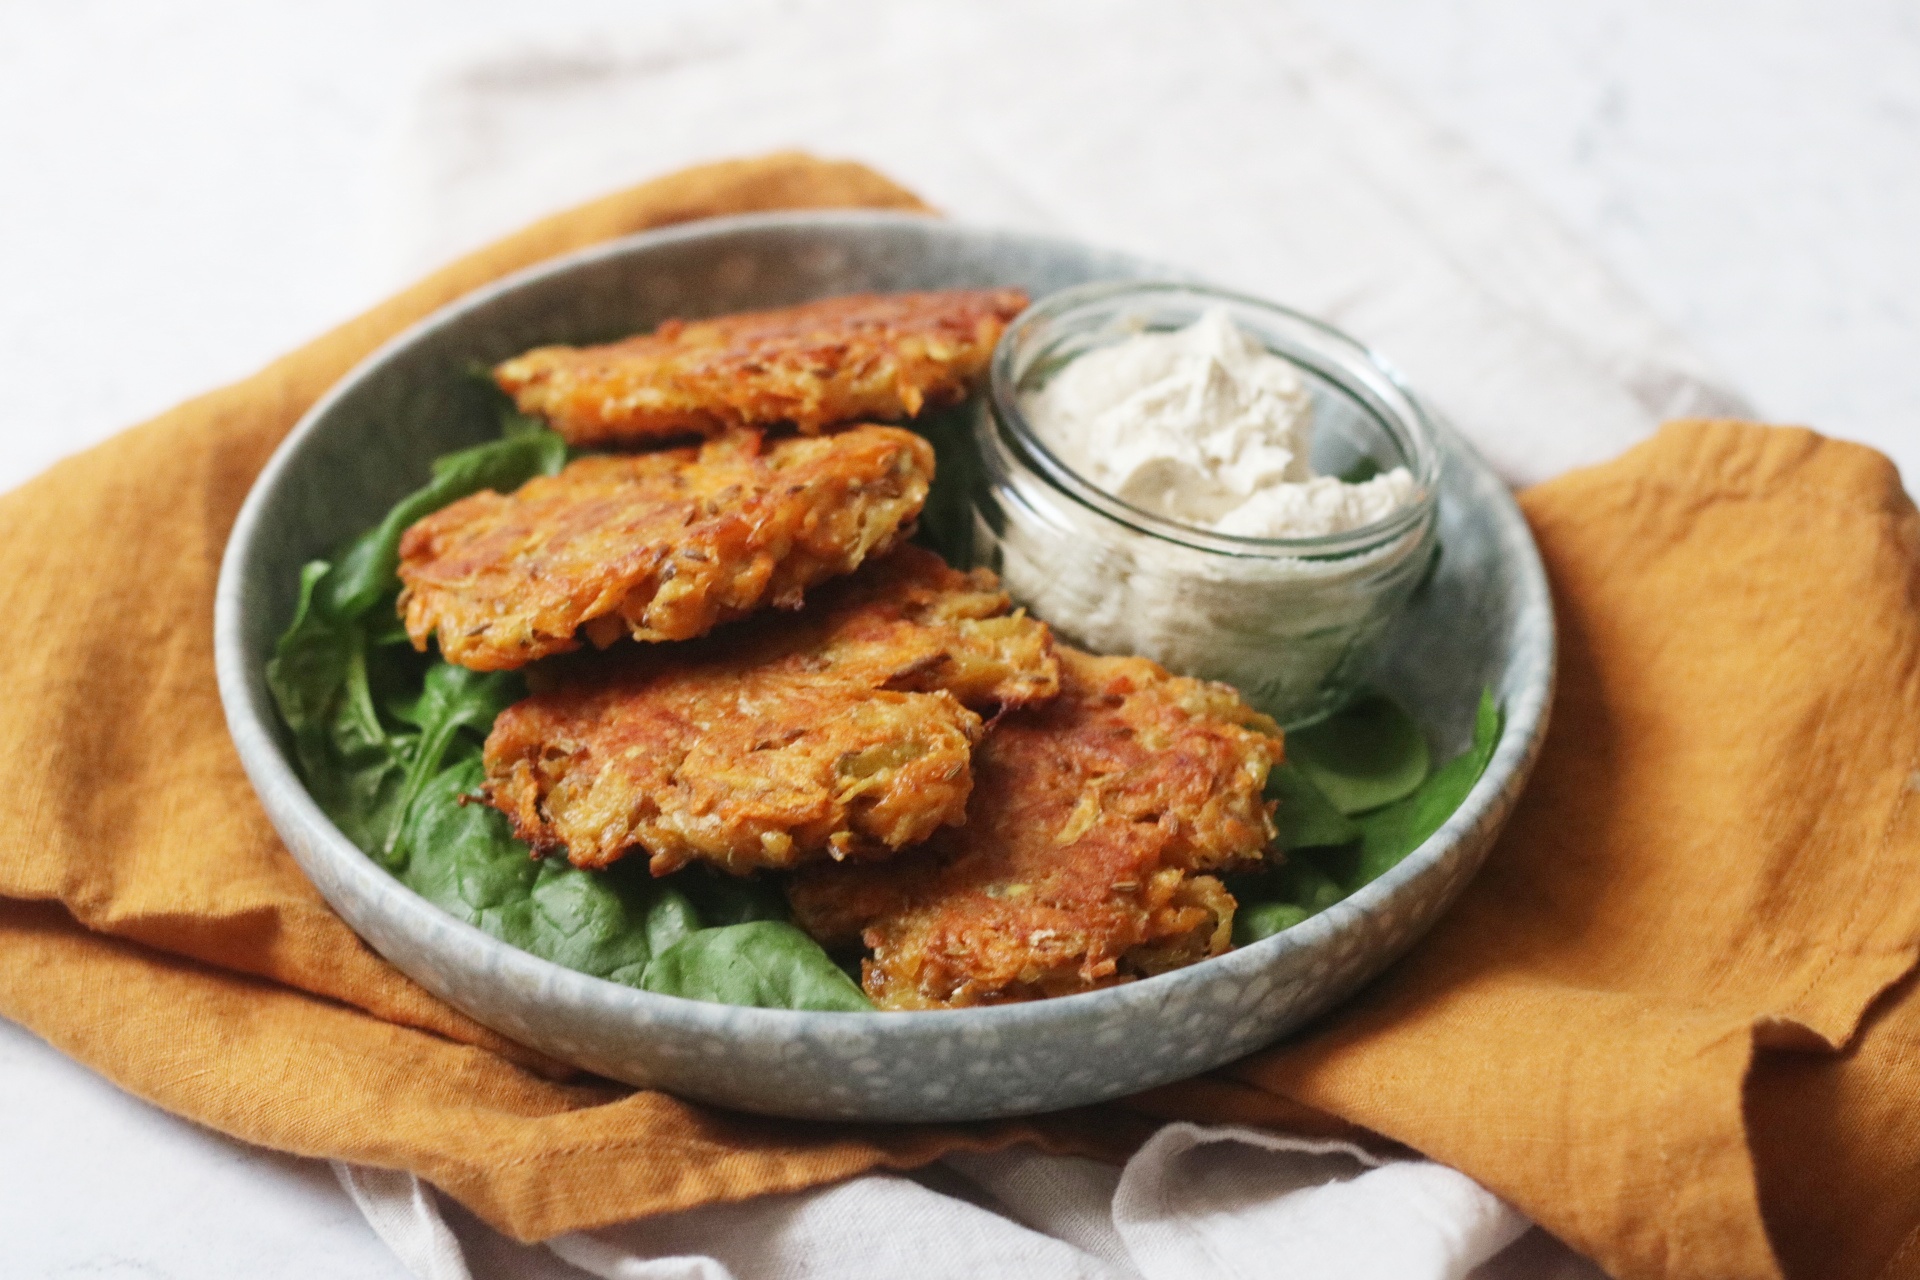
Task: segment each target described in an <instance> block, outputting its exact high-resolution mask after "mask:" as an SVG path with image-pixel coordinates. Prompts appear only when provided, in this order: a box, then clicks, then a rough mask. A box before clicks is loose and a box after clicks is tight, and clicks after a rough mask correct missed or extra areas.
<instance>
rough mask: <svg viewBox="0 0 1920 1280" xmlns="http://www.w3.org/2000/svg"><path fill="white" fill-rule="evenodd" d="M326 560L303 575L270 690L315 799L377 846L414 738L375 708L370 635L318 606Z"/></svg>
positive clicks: (272, 667)
mask: <svg viewBox="0 0 1920 1280" xmlns="http://www.w3.org/2000/svg"><path fill="white" fill-rule="evenodd" d="M327 574H328V565H327V562H326V561H324V560H316V561H314V562H313V563H311V564H309V565H307V566H306V567H305V568H304V569H302V570H301V573H300V596H299V601H298V603H297V604H296V605H295V607H294V613H293V622H292V623H291V624H290V625H289V626H288V627H287V630H286V632H285V633H284V634H283V635H281V637H280V639H279V642H278V643H277V644H275V646H274V654H273V657H272V658H271V659H269V660H268V662H267V687H268V689H269V690H271V691H272V693H273V700H274V702H275V703H276V704H277V705H278V706H279V708H280V717H281V719H282V720H284V721H285V722H286V725H287V728H288V729H289V730H291V731H292V733H293V745H294V756H295V758H296V759H297V760H298V761H299V763H300V770H301V773H302V774H303V775H304V776H305V778H306V781H307V789H308V791H309V793H310V794H311V795H312V796H313V798H314V801H315V803H317V804H318V805H319V806H320V808H321V809H322V810H323V811H324V812H325V813H326V815H327V816H328V817H329V818H331V819H333V822H334V825H335V826H337V827H339V828H340V830H341V831H342V832H344V833H345V834H346V836H347V838H348V839H350V840H352V841H353V842H354V843H355V844H358V845H360V847H362V848H369V847H372V846H373V845H374V844H375V843H377V842H378V840H379V839H380V837H381V836H383V835H384V834H385V832H386V831H387V830H388V829H389V827H390V826H391V824H392V822H393V821H394V819H395V818H396V817H397V815H398V812H399V806H400V804H401V794H402V790H403V786H404V776H405V769H406V766H405V756H406V753H407V752H408V751H409V750H410V749H411V746H412V739H411V738H410V737H409V736H406V735H401V736H395V735H390V734H388V732H387V731H386V729H385V728H384V727H383V726H382V725H381V723H380V716H379V712H378V711H377V710H376V709H375V707H374V698H373V690H372V685H371V683H370V681H369V676H368V665H367V637H366V632H365V630H364V629H363V628H362V627H361V625H360V623H359V622H358V621H355V620H353V619H340V618H336V617H333V616H331V615H329V614H328V613H327V612H326V611H325V610H324V609H322V608H320V607H318V604H317V603H316V600H315V592H316V589H317V588H318V586H319V584H320V583H321V582H322V581H324V580H325V579H326V577H327Z"/></svg>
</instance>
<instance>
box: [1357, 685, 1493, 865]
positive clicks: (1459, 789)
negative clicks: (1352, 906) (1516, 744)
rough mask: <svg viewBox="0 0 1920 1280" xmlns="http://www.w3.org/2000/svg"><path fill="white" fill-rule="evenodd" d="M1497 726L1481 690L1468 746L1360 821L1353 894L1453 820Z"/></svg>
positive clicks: (1489, 698) (1489, 755) (1483, 766)
mask: <svg viewBox="0 0 1920 1280" xmlns="http://www.w3.org/2000/svg"><path fill="white" fill-rule="evenodd" d="M1502 722H1503V717H1502V716H1501V714H1500V708H1499V706H1498V705H1496V704H1495V702H1494V700H1493V691H1492V690H1490V689H1487V690H1482V691H1481V693H1480V706H1479V708H1478V709H1477V710H1476V711H1475V713H1474V717H1473V745H1472V746H1470V747H1468V748H1467V749H1466V750H1465V751H1464V752H1462V753H1461V754H1460V755H1458V756H1455V757H1454V758H1453V759H1452V760H1449V761H1448V762H1447V763H1446V764H1444V765H1442V766H1441V767H1440V768H1439V770H1438V771H1436V772H1435V773H1434V775H1433V776H1432V777H1431V778H1429V779H1427V781H1426V782H1425V783H1424V784H1423V785H1422V786H1421V787H1420V789H1419V790H1417V791H1415V792H1414V793H1413V794H1412V795H1410V796H1408V797H1406V798H1405V799H1404V800H1399V801H1396V802H1395V803H1393V804H1391V805H1389V806H1387V807H1386V808H1384V809H1381V810H1379V811H1378V812H1376V813H1370V814H1367V815H1366V816H1365V817H1363V818H1361V819H1360V865H1359V883H1358V884H1356V885H1354V888H1356V889H1357V888H1359V887H1360V885H1362V884H1366V883H1368V882H1369V881H1372V880H1377V879H1378V878H1379V877H1380V876H1382V875H1384V874H1385V873H1386V872H1387V871H1389V870H1391V869H1392V868H1393V867H1394V866H1395V865H1396V864H1397V863H1399V861H1400V860H1401V859H1402V858H1404V857H1406V856H1407V855H1408V854H1409V853H1412V852H1413V851H1414V850H1415V849H1418V848H1419V847H1420V846H1421V845H1422V844H1423V843H1425V841H1426V839H1427V837H1428V836H1430V835H1432V834H1433V833H1434V832H1436V831H1438V830H1439V829H1440V828H1441V826H1442V825H1444V824H1445V822H1446V820H1447V819H1448V818H1450V817H1452V816H1453V811H1454V810H1455V809H1458V808H1459V807H1460V805H1461V802H1462V801H1464V800H1465V799H1466V798H1467V792H1469V791H1471V790H1473V784H1474V783H1476V782H1478V781H1480V775H1481V774H1483V773H1485V772H1486V771H1487V762H1488V761H1490V760H1492V759H1493V749H1494V747H1496V746H1497V745H1499V742H1500V729H1501V726H1502Z"/></svg>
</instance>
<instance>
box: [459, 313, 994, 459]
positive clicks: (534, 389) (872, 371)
mask: <svg viewBox="0 0 1920 1280" xmlns="http://www.w3.org/2000/svg"><path fill="white" fill-rule="evenodd" d="M1026 305H1027V295H1026V294H1024V293H1021V292H1020V291H1019V290H1017V289H955V290H950V291H947V292H943V293H896V294H856V295H853V296H850V297H843V298H827V299H824V300H822V301H819V302H809V303H805V304H803V305H801V306H795V307H780V308H777V309H775V310H772V311H748V312H741V313H739V314H736V315H727V316H717V317H715V318H713V319H710V320H693V321H682V320H669V321H667V322H666V323H665V324H663V325H661V326H660V327H659V328H658V329H656V330H655V331H654V332H652V333H650V334H643V335H641V336H639V337H634V338H628V339H626V340H624V341H622V342H614V343H609V344H607V345H605V346H598V347H540V348H538V349H536V350H533V351H529V352H527V353H526V354H525V355H522V356H518V357H516V358H515V359H512V360H508V361H507V362H505V363H504V364H502V365H500V366H499V367H498V368H496V369H495V370H494V371H493V376H494V380H495V381H496V382H498V383H499V384H500V387H501V389H502V390H504V391H505V392H506V393H507V394H508V395H510V396H512V397H513V399H514V403H516V404H517V405H519V407H520V411H521V412H522V413H530V414H537V415H538V416H540V417H543V418H545V419H546V420H547V421H548V422H549V423H550V424H551V425H552V426H553V429H554V430H555V431H558V432H559V433H560V434H561V435H563V436H565V437H566V438H567V441H568V443H570V444H575V445H602V444H609V443H615V442H628V443H631V442H636V441H650V440H659V439H663V438H666V437H669V436H676V435H686V434H689V433H696V432H697V433H699V434H701V435H712V434H714V433H716V432H718V431H722V430H725V429H726V428H728V427H737V426H756V425H765V424H771V423H776V422H791V423H793V424H795V425H796V426H798V427H799V428H800V430H802V431H805V432H815V431H818V430H820V429H821V428H822V427H828V426H832V425H833V424H835V423H838V422H852V421H855V420H857V419H867V418H878V419H883V420H889V421H891V420H896V419H900V418H907V417H912V416H913V415H914V414H916V413H918V412H920V409H921V406H922V405H929V404H931V405H939V404H950V403H953V402H955V401H958V400H960V399H962V398H963V397H964V396H965V395H966V391H967V385H968V383H970V382H971V381H972V380H973V379H974V378H975V377H977V376H978V375H979V373H980V371H981V370H982V369H984V368H986V365H987V358H988V357H989V356H990V355H992V354H993V346H994V343H996V342H998V341H999V340H1000V334H1001V332H1002V330H1004V329H1005V328H1006V326H1007V322H1008V321H1010V320H1012V319H1013V318H1014V317H1015V316H1016V315H1019V314H1020V312H1021V311H1022V310H1024V309H1025V308H1026Z"/></svg>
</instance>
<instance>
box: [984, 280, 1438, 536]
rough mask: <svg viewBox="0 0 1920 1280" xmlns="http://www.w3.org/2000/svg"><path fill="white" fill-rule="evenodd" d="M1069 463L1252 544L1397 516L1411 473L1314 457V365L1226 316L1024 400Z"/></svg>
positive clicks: (1122, 354) (1104, 355)
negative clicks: (1332, 472)
mask: <svg viewBox="0 0 1920 1280" xmlns="http://www.w3.org/2000/svg"><path fill="white" fill-rule="evenodd" d="M1021 409H1022V410H1023V411H1024V412H1025V414H1026V417H1027V421H1028V422H1029V423H1030V424H1031V425H1032V427H1033V430H1034V433H1035V434H1036V435H1038V436H1039V437H1040V438H1041V439H1042V440H1044V441H1045V442H1046V443H1047V444H1048V445H1049V446H1050V447H1051V448H1052V449H1053V451H1054V452H1055V453H1057V454H1058V455H1059V456H1060V460H1061V461H1062V462H1065V463H1066V464H1067V465H1068V466H1070V467H1072V468H1073V469H1074V470H1075V471H1077V472H1079V473H1080V474H1081V475H1083V476H1085V477H1086V478H1087V479H1089V480H1091V481H1093V483H1094V484H1096V485H1099V486H1100V487H1101V488H1102V489H1105V490H1106V491H1107V492H1108V493H1111V494H1113V495H1115V496H1116V497H1119V498H1121V499H1122V500H1124V501H1126V502H1129V503H1132V504H1133V505H1134V506H1136V507H1140V508H1142V509H1143V510H1146V511H1151V512H1153V513H1154V514H1155V515H1158V516H1165V517H1166V518H1167V519H1169V520H1177V521H1179V522H1180V523H1182V524H1187V525H1193V526H1196V527H1198V528H1202V529H1211V530H1213V531H1215V532H1217V533H1228V534H1234V535H1237V536H1239V537H1243V538H1315V537H1322V536H1324V535H1327V534H1333V533H1345V532H1347V531H1348V530H1350V529H1357V528H1359V527H1360V526H1362V525H1367V524H1372V523H1373V522H1374V521H1376V520H1379V519H1382V518H1383V517H1385V516H1387V515H1390V514H1392V512H1393V511H1394V509H1395V508H1397V507H1399V506H1401V505H1402V504H1403V503H1405V502H1407V501H1408V500H1409V499H1411V498H1412V497H1413V495H1414V492H1415V489H1416V486H1415V484H1414V481H1413V477H1412V476H1411V475H1410V474H1408V472H1407V469H1406V468H1405V467H1395V468H1394V469H1393V470H1392V471H1389V472H1387V473H1385V474H1384V475H1378V476H1375V477H1374V478H1373V479H1371V480H1367V481H1364V482H1362V483H1360V484H1347V483H1345V482H1344V481H1342V480H1340V479H1338V478H1336V477H1334V476H1316V475H1315V474H1314V473H1313V467H1312V465H1311V464H1310V463H1309V462H1308V460H1307V455H1308V452H1309V450H1310V449H1311V447H1312V440H1313V397H1312V396H1311V394H1309V392H1308V391H1307V385H1306V382H1305V381H1304V380H1303V379H1302V378H1301V376H1300V370H1299V369H1298V368H1297V367H1295V366H1294V365H1293V363H1292V362H1290V361H1288V360H1285V359H1282V358H1281V357H1279V356H1277V355H1274V354H1273V353H1272V352H1270V351H1268V350H1267V349H1266V348H1265V347H1262V346H1261V345H1259V344H1258V343H1257V342H1255V341H1254V340H1253V339H1251V338H1249V337H1248V336H1247V335H1246V334H1244V333H1242V332H1241V331H1240V329H1239V328H1238V327H1237V326H1236V325H1235V324H1234V323H1233V320H1232V319H1231V318H1230V317H1229V316H1228V315H1227V313H1226V312H1225V311H1224V310H1220V309H1215V310H1212V311H1208V312H1207V313H1206V314H1204V315H1202V316H1201V317H1200V319H1198V320H1196V321H1194V323H1192V324H1191V325H1189V326H1187V327H1186V328H1184V329H1180V330H1177V331H1175V332H1172V333H1144V334H1140V335H1139V336H1137V337H1133V338H1129V339H1127V340H1126V341H1124V342H1120V343H1116V344H1114V345H1113V346H1110V347H1102V348H1101V349H1099V350H1097V351H1090V352H1088V353H1087V354H1086V355H1083V356H1081V357H1080V358H1079V359H1077V360H1075V361H1074V362H1073V363H1071V364H1069V365H1068V366H1067V367H1066V368H1065V369H1063V370H1061V371H1060V373H1059V374H1058V375H1057V376H1056V377H1055V378H1054V379H1053V380H1052V381H1051V382H1049V383H1047V385H1046V386H1045V387H1043V388H1042V389H1041V390H1040V391H1039V392H1038V393H1035V394H1032V395H1029V396H1028V397H1027V398H1026V400H1025V401H1024V402H1023V403H1022V404H1021Z"/></svg>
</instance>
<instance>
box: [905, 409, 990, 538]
mask: <svg viewBox="0 0 1920 1280" xmlns="http://www.w3.org/2000/svg"><path fill="white" fill-rule="evenodd" d="M973 412H974V410H973V404H972V402H971V401H963V402H962V403H960V404H958V405H955V406H953V407H952V408H947V409H936V410H931V411H929V412H927V413H923V414H921V415H920V416H919V417H918V418H916V419H915V420H914V422H913V424H912V426H913V429H914V430H915V431H917V432H919V433H920V434H921V435H922V436H924V437H926V440H927V442H928V443H929V444H931V445H932V446H933V474H934V476H935V477H936V479H935V481H934V485H933V488H932V489H931V490H929V491H928V493H927V504H926V506H925V507H923V508H922V509H921V511H920V532H919V534H918V536H916V537H915V539H914V541H916V542H918V543H921V544H922V545H924V546H926V547H929V548H931V549H932V550H934V551H936V552H938V553H939V554H940V556H941V558H942V559H944V560H946V562H947V563H948V564H959V565H967V564H972V563H973V521H974V514H973V495H974V493H975V491H976V489H977V488H978V479H979V475H980V455H979V452H978V447H977V446H976V445H975V444H974V442H973Z"/></svg>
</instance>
